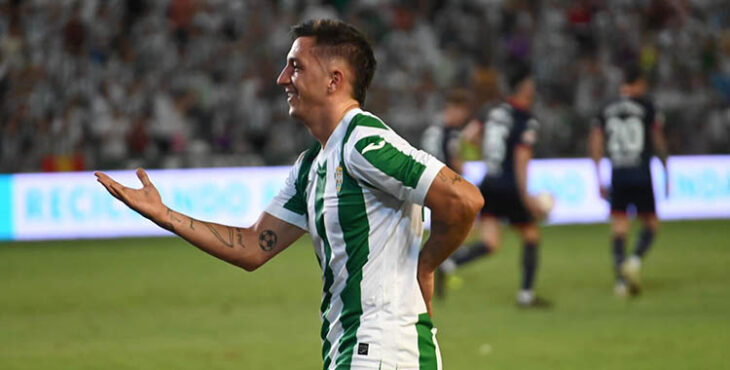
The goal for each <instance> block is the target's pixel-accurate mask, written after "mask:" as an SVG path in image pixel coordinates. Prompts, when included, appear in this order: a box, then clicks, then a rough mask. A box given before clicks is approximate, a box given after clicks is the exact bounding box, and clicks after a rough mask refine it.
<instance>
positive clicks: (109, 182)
mask: <svg viewBox="0 0 730 370" xmlns="http://www.w3.org/2000/svg"><path fill="white" fill-rule="evenodd" d="M94 175H95V176H96V180H97V181H99V182H100V183H101V184H102V185H104V187H105V188H106V190H107V191H108V192H109V193H110V194H111V195H113V196H114V197H115V198H117V199H119V200H121V201H122V202H123V203H124V204H126V205H127V207H129V208H131V209H133V210H135V211H136V212H138V213H139V214H141V215H142V216H144V217H146V218H148V219H150V220H152V221H153V222H156V220H160V219H161V216H162V215H163V213H164V212H165V206H164V205H163V204H162V199H161V198H160V193H159V192H158V191H157V188H155V186H154V185H152V183H151V182H150V179H149V177H147V172H145V170H143V169H141V168H138V169H137V177H138V178H139V180H140V181H141V182H142V188H141V189H132V188H128V187H126V186H124V185H122V184H120V183H118V182H116V181H114V179H112V178H111V177H109V176H107V174H105V173H103V172H95V173H94Z"/></svg>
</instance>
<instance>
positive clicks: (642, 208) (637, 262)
mask: <svg viewBox="0 0 730 370" xmlns="http://www.w3.org/2000/svg"><path fill="white" fill-rule="evenodd" d="M635 195H636V199H634V204H636V208H637V211H638V215H639V220H641V226H642V227H641V230H640V231H639V236H638V238H636V247H635V248H634V253H633V254H632V255H631V257H629V258H628V259H626V261H624V262H623V264H622V265H621V274H622V275H623V277H624V278H625V279H626V280H627V281H628V282H629V284H630V286H631V287H632V288H633V290H634V291H635V292H637V293H638V291H639V287H640V283H641V262H642V259H643V258H644V256H645V255H646V253H647V252H648V251H649V249H650V248H651V245H652V242H653V241H654V235H656V232H657V229H658V228H659V220H658V219H657V216H656V209H655V208H656V207H655V204H654V193H653V191H652V189H651V187H650V186H647V187H644V188H639V189H637V190H636V191H635Z"/></svg>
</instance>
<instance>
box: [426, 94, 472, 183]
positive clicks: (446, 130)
mask: <svg viewBox="0 0 730 370" xmlns="http://www.w3.org/2000/svg"><path fill="white" fill-rule="evenodd" d="M470 115H471V107H470V100H469V95H468V93H467V92H466V91H464V90H462V89H455V90H452V91H450V92H449V93H448V95H447V96H446V104H445V105H444V108H443V110H442V111H441V114H440V115H439V118H438V120H437V122H435V123H434V124H432V125H430V126H429V127H428V128H427V129H426V131H424V133H423V137H422V138H421V147H422V148H423V150H425V151H426V152H428V153H430V154H431V155H433V156H434V157H436V158H437V159H438V160H440V161H441V162H444V163H445V164H446V165H447V166H449V168H451V169H452V170H454V172H456V173H459V174H460V173H462V166H463V161H462V159H461V154H460V153H459V151H460V148H461V129H462V127H464V124H465V123H466V122H467V120H468V119H469V116H470Z"/></svg>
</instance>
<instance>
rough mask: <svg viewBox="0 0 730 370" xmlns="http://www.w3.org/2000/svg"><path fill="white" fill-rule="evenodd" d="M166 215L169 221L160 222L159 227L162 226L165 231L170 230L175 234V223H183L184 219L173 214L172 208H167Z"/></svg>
mask: <svg viewBox="0 0 730 370" xmlns="http://www.w3.org/2000/svg"><path fill="white" fill-rule="evenodd" d="M166 214H167V218H168V220H167V221H160V222H159V223H158V225H160V227H162V228H163V229H165V230H169V231H172V232H175V222H177V223H182V219H181V218H179V217H177V216H176V215H175V212H173V211H172V210H171V209H170V208H167V212H166Z"/></svg>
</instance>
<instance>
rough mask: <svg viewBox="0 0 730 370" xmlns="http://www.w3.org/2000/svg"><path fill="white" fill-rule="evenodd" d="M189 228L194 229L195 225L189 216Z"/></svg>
mask: <svg viewBox="0 0 730 370" xmlns="http://www.w3.org/2000/svg"><path fill="white" fill-rule="evenodd" d="M190 229H191V230H195V226H193V218H192V217H190Z"/></svg>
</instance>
